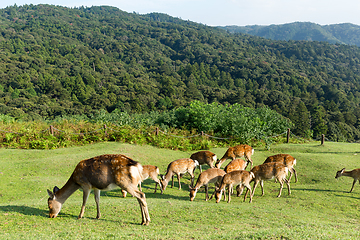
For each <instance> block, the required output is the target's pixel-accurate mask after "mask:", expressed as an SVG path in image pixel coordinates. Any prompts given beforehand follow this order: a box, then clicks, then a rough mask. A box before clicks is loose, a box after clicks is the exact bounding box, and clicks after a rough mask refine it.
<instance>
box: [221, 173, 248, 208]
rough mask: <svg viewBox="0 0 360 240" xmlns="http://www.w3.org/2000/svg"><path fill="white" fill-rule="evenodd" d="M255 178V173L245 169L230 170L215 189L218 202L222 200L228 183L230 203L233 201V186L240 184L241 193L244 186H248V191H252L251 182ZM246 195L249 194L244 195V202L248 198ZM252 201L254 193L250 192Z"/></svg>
mask: <svg viewBox="0 0 360 240" xmlns="http://www.w3.org/2000/svg"><path fill="white" fill-rule="evenodd" d="M254 178H255V175H254V173H252V172H248V171H245V170H235V171H232V172H229V173H227V174H225V175H224V177H223V178H222V180H221V184H220V187H219V188H217V189H216V190H215V193H214V194H215V199H216V202H217V203H218V202H220V199H221V195H222V193H223V192H224V191H225V187H226V186H227V185H228V194H229V196H228V203H230V201H231V193H232V189H233V186H236V185H240V189H241V192H240V194H241V193H242V191H243V190H244V187H246V188H247V191H250V192H251V186H250V182H251V181H252V180H253V179H254ZM224 195H225V193H224ZM246 196H247V194H246V195H245V197H244V202H245V200H246ZM250 202H252V195H251V194H250Z"/></svg>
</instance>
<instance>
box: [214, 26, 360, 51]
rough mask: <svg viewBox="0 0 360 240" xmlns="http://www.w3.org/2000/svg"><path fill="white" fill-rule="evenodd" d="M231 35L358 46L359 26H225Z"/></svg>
mask: <svg viewBox="0 0 360 240" xmlns="http://www.w3.org/2000/svg"><path fill="white" fill-rule="evenodd" d="M220 28H222V29H225V30H227V31H229V32H231V33H247V34H250V35H254V36H259V37H264V38H268V39H273V40H286V41H288V40H299V41H300V40H305V41H320V42H321V41H325V42H329V43H341V44H348V45H357V46H360V26H358V25H354V24H350V23H343V24H332V25H323V26H322V25H319V24H316V23H311V22H294V23H288V24H281V25H270V26H259V25H253V26H225V27H220Z"/></svg>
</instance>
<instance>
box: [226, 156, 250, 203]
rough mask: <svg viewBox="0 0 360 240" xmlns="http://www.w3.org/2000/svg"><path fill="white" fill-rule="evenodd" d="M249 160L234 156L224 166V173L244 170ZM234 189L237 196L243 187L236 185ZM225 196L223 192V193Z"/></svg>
mask: <svg viewBox="0 0 360 240" xmlns="http://www.w3.org/2000/svg"><path fill="white" fill-rule="evenodd" d="M248 163H249V162H247V161H245V160H242V159H240V158H236V159H234V160H232V161H231V162H229V164H228V165H226V167H225V168H224V171H225V172H226V173H229V172H232V171H236V170H245V169H246V167H247V165H248ZM230 191H231V193H233V189H230ZM236 191H237V194H236V195H237V196H238V197H239V196H240V195H241V193H242V191H243V189H241V186H240V185H238V186H237V187H236ZM224 196H225V194H224Z"/></svg>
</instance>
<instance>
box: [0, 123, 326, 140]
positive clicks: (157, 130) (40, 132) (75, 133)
mask: <svg viewBox="0 0 360 240" xmlns="http://www.w3.org/2000/svg"><path fill="white" fill-rule="evenodd" d="M116 126H117V127H121V126H118V125H116ZM101 131H104V133H105V135H108V131H113V132H120V130H117V129H114V128H112V127H109V126H107V125H106V124H104V125H103V127H101V128H98V129H95V130H92V131H86V132H69V131H65V130H61V129H58V128H56V127H54V126H52V125H50V126H49V127H48V128H46V129H44V130H41V131H38V132H35V133H34V134H44V133H46V132H49V134H51V135H55V134H56V132H60V133H66V134H70V135H81V136H85V135H90V134H94V133H97V132H101ZM0 132H3V133H11V134H16V135H21V136H23V135H26V133H19V132H13V131H8V130H3V129H0ZM160 133H161V134H164V135H167V136H171V137H175V138H195V137H200V136H203V137H208V138H213V139H217V140H231V139H233V137H217V136H213V135H210V134H207V133H204V132H203V131H201V132H200V133H199V134H195V135H191V136H179V135H174V134H172V133H168V132H165V131H162V130H161V129H159V128H158V127H156V129H155V131H154V132H153V133H151V134H155V135H159V134H160ZM282 135H286V139H287V141H286V142H287V143H289V141H290V136H292V137H294V138H296V139H298V140H301V141H308V139H305V138H302V137H299V136H296V135H295V134H293V133H292V132H291V130H290V129H288V130H287V131H285V132H283V133H280V134H277V135H273V136H268V137H266V138H277V137H280V136H282ZM313 140H315V141H318V140H321V144H324V142H325V140H326V141H330V140H329V139H327V138H325V136H324V135H323V136H322V137H321V138H320V139H313ZM330 142H331V141H330Z"/></svg>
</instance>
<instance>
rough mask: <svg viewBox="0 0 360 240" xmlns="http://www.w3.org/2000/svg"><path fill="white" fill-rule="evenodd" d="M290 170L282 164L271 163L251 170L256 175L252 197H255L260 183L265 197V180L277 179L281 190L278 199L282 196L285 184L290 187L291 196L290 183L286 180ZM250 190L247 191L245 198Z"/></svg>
mask: <svg viewBox="0 0 360 240" xmlns="http://www.w3.org/2000/svg"><path fill="white" fill-rule="evenodd" d="M288 171H289V169H288V168H287V167H286V166H285V165H284V164H282V163H277V162H271V163H263V164H261V165H258V166H255V167H253V168H252V169H251V172H252V173H254V175H255V178H254V187H253V190H252V194H251V195H252V196H254V192H255V189H256V186H257V185H258V184H259V182H260V186H261V190H262V195H261V196H264V180H271V179H273V178H276V179H277V180H278V181H279V183H280V190H279V194H278V196H277V197H280V196H281V191H282V189H283V185H284V182H285V183H286V185H287V187H288V192H289V195H290V194H291V190H290V184H289V181H288V180H287V179H286V176H287V174H288ZM248 191H249V190H247V191H246V194H245V197H246V195H247V193H248Z"/></svg>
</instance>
